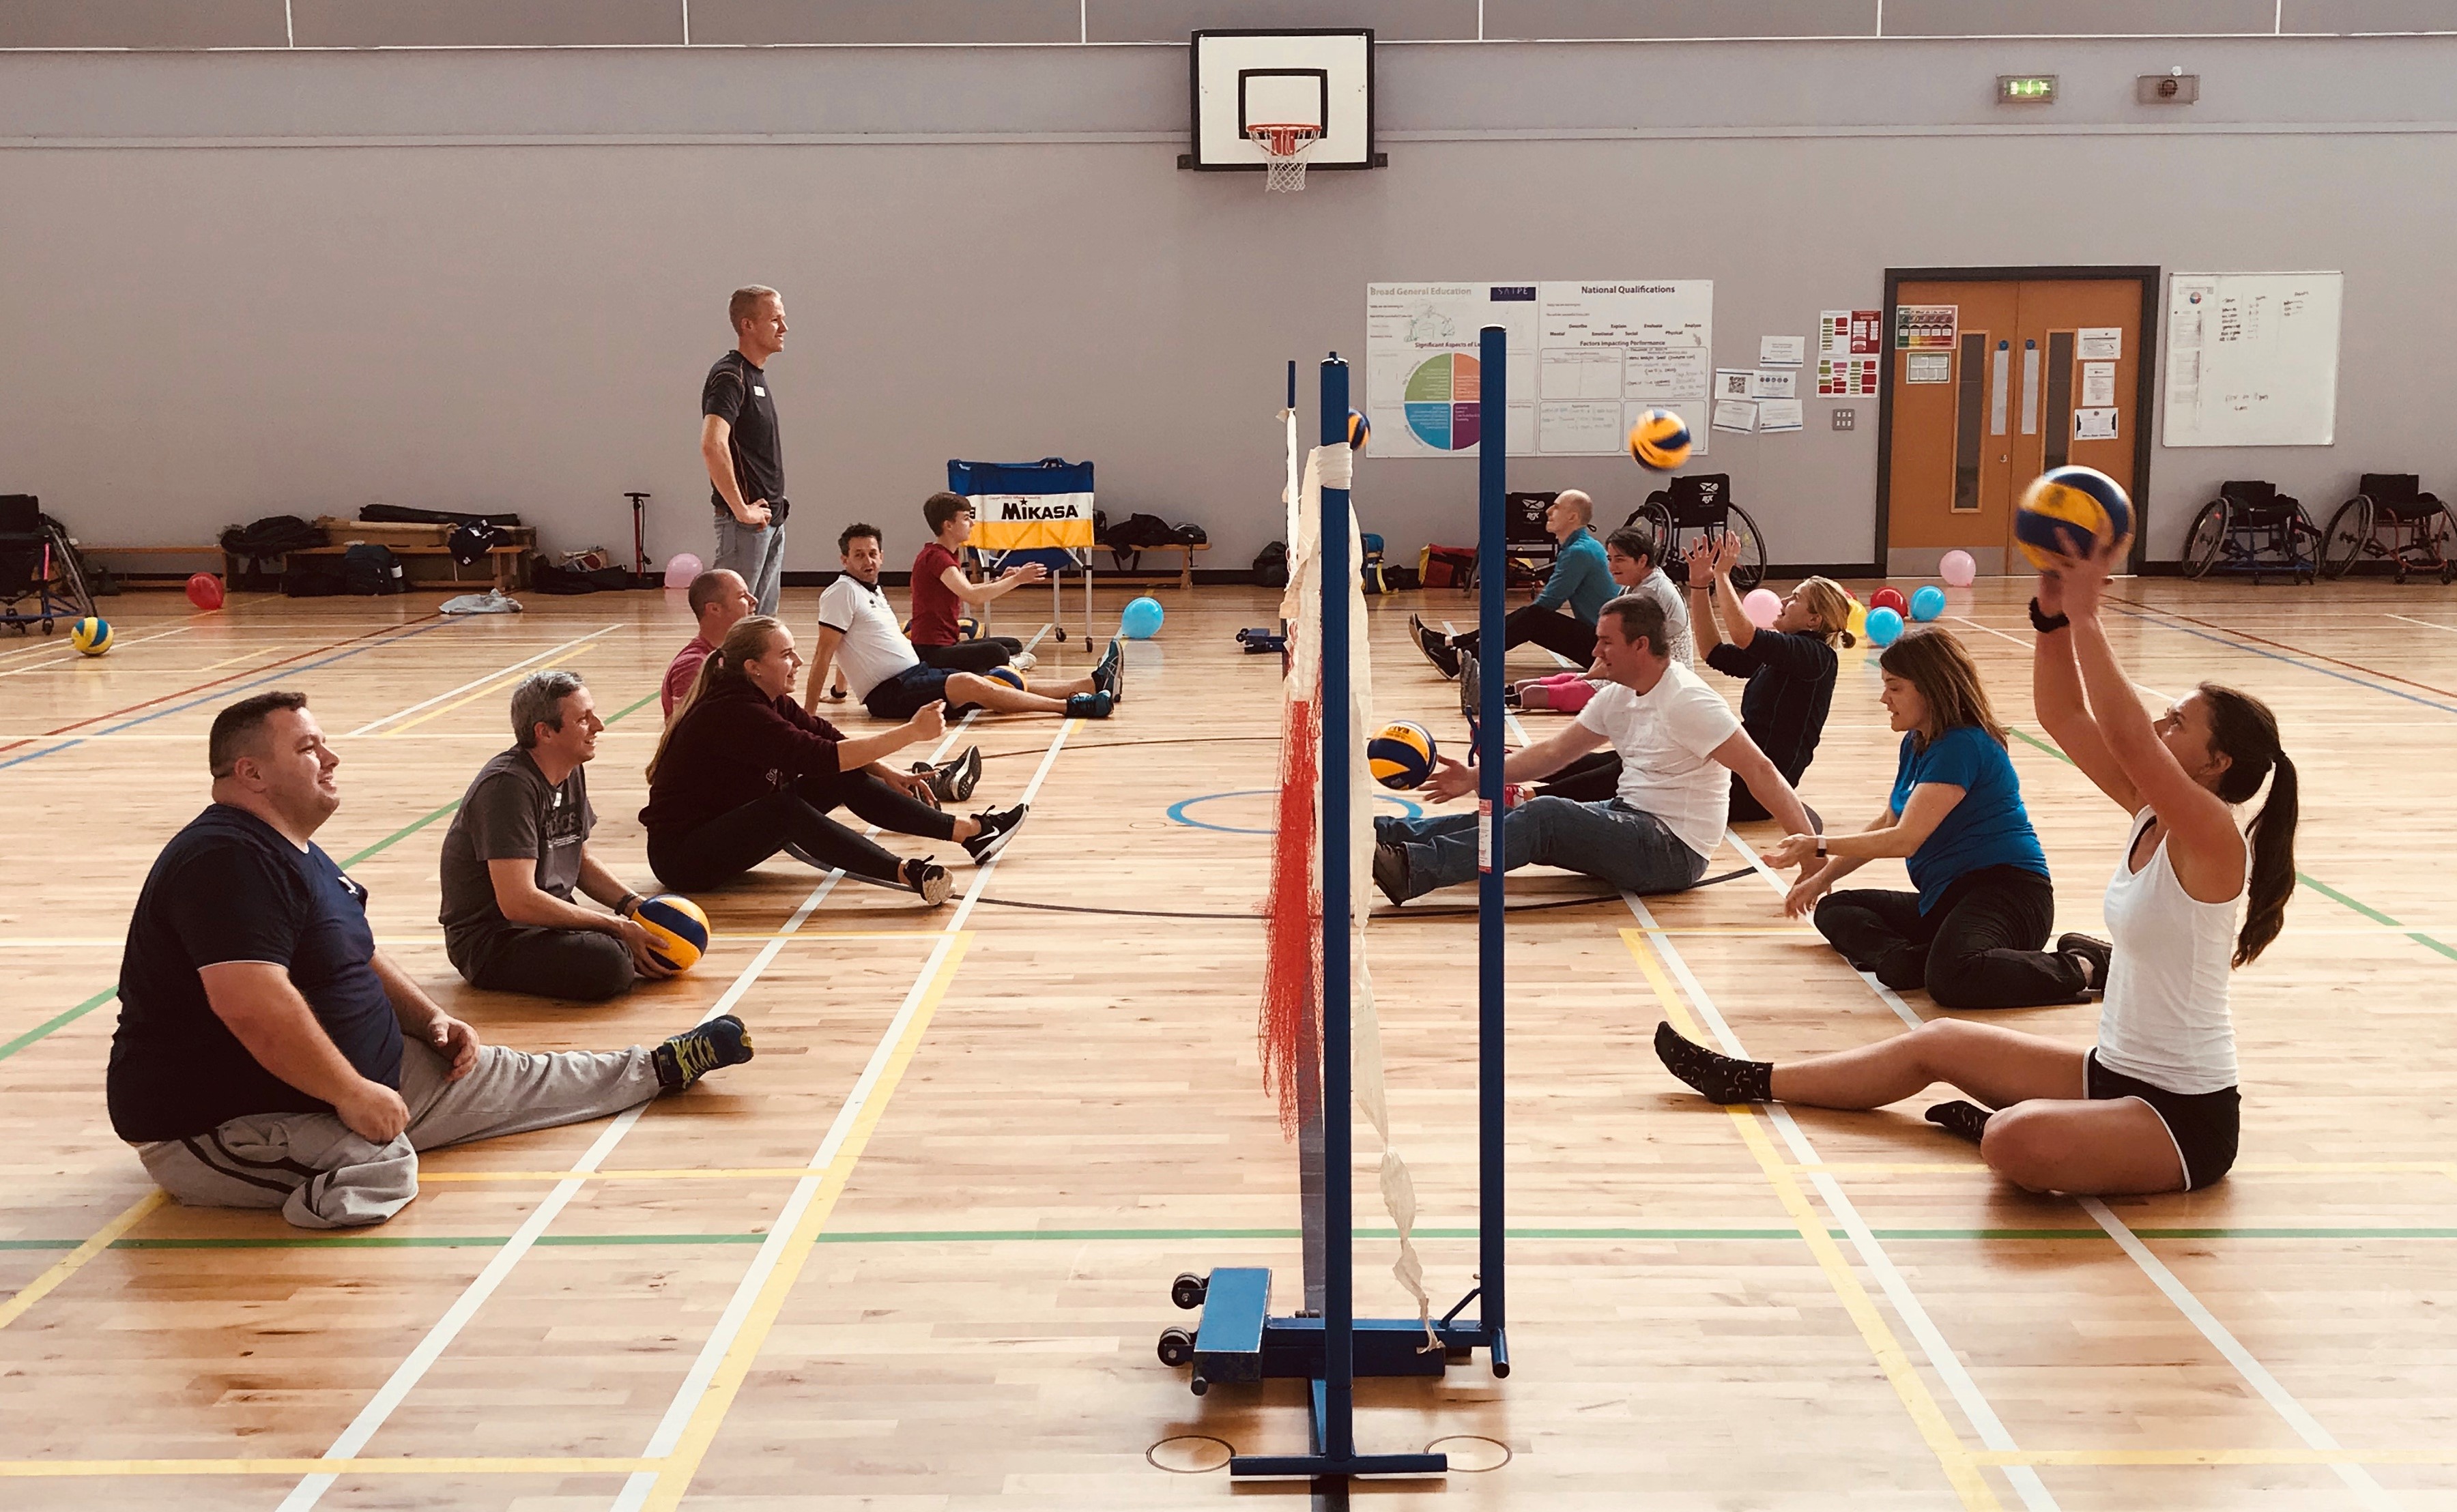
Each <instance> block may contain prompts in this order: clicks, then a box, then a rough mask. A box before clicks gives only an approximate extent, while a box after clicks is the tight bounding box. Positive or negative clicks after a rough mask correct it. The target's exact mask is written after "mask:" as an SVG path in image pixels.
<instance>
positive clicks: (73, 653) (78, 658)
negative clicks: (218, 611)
mask: <svg viewBox="0 0 2457 1512" xmlns="http://www.w3.org/2000/svg"><path fill="white" fill-rule="evenodd" d="M195 628H196V626H195V625H193V624H183V625H181V626H179V627H178V628H177V629H175V630H156V631H155V632H154V633H153V634H152V635H137V636H131V637H129V638H128V639H127V640H125V641H122V640H120V639H118V638H117V637H115V636H114V638H113V639H112V643H111V649H112V650H114V651H116V650H118V649H120V648H121V647H123V646H130V645H143V644H145V643H146V642H148V641H159V640H162V639H164V638H165V637H167V636H174V635H185V634H187V633H188V632H189V631H190V630H193V629H195ZM35 649H36V650H41V651H65V652H67V654H66V655H64V656H54V657H51V658H49V659H48V660H45V661H40V662H30V663H28V664H26V665H24V666H20V667H12V668H10V670H8V671H6V672H0V677H24V676H26V675H27V674H28V673H30V672H39V671H41V670H43V669H44V668H45V667H49V666H57V665H59V664H61V663H62V662H83V661H89V660H92V659H91V658H89V657H88V656H87V655H86V654H85V653H84V652H83V651H78V650H72V649H70V648H69V647H67V646H65V645H61V644H57V643H53V644H51V645H47V646H37V647H35ZM14 654H16V655H19V656H23V655H24V654H25V653H24V652H22V651H20V652H17V653H14ZM224 665H228V664H227V663H224ZM204 670H205V671H208V672H210V671H212V670H213V668H212V667H210V666H209V667H206V668H204Z"/></svg>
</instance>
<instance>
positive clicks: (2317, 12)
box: [2279, 0, 2457, 33]
mask: <svg viewBox="0 0 2457 1512" xmlns="http://www.w3.org/2000/svg"><path fill="white" fill-rule="evenodd" d="M2279 22H2280V25H2281V27H2282V28H2283V29H2284V30H2285V31H2288V32H2290V33H2292V32H2298V31H2317V32H2364V31H2457V4H2451V3H2450V0H2284V3H2283V5H2282V6H2281V14H2280V17H2279Z"/></svg>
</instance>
